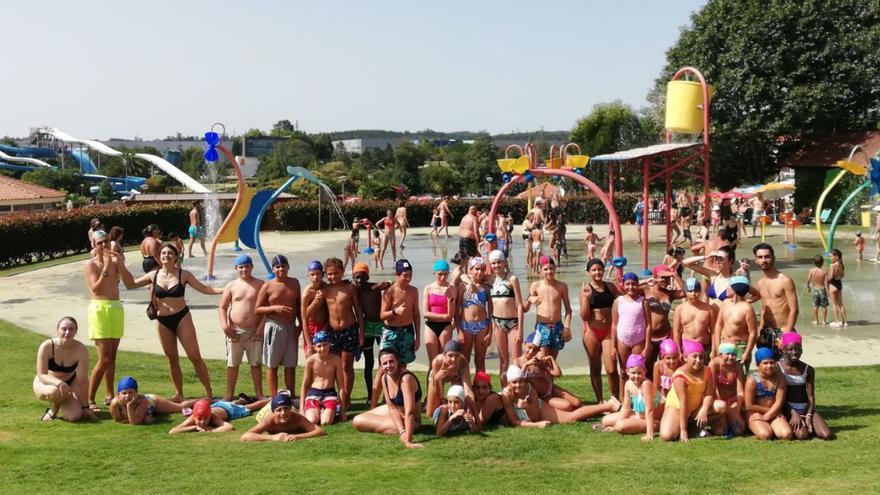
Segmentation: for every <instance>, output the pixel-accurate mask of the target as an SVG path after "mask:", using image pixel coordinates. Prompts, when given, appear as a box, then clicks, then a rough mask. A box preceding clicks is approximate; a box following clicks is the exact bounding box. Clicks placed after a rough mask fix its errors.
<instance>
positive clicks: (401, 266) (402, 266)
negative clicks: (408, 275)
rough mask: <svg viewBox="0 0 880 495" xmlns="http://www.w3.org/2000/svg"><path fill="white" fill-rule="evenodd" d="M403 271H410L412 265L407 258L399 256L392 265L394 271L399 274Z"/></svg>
mask: <svg viewBox="0 0 880 495" xmlns="http://www.w3.org/2000/svg"><path fill="white" fill-rule="evenodd" d="M405 271H412V265H411V264H410V263H409V260H408V259H404V258H401V259H399V260H397V263H396V264H395V266H394V273H396V274H398V275H400V274H401V273H403V272H405Z"/></svg>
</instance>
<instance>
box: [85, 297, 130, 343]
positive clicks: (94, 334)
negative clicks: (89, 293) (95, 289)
mask: <svg viewBox="0 0 880 495" xmlns="http://www.w3.org/2000/svg"><path fill="white" fill-rule="evenodd" d="M124 328H125V312H124V311H123V309H122V303H121V302H119V301H108V300H106V299H92V301H91V302H90V303H89V338H90V339H92V340H95V339H121V338H122V335H123V333H124Z"/></svg>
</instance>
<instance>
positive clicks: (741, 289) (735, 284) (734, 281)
mask: <svg viewBox="0 0 880 495" xmlns="http://www.w3.org/2000/svg"><path fill="white" fill-rule="evenodd" d="M750 285H751V284H749V279H748V278H746V277H743V276H742V275H738V276H736V277H731V278H730V289H731V290H733V292H735V293H736V294H737V295H739V296H744V295H746V293H748V292H749V286H750Z"/></svg>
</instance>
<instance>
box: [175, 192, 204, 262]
mask: <svg viewBox="0 0 880 495" xmlns="http://www.w3.org/2000/svg"><path fill="white" fill-rule="evenodd" d="M192 206H193V207H192V209H191V210H189V249H188V251H189V252H188V253H187V256H189V257H190V258H192V257H193V244H195V242H196V239H198V240H199V245H200V246H202V253H204V255H205V256H207V255H208V250H206V249H205V228H204V227H203V226H202V220H201V215H202V205H201V203H199V202H198V201H193V203H192ZM182 252H183V251H181V253H182ZM181 258H182V256H181Z"/></svg>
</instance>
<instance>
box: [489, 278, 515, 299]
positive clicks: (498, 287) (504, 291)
mask: <svg viewBox="0 0 880 495" xmlns="http://www.w3.org/2000/svg"><path fill="white" fill-rule="evenodd" d="M489 295H490V296H491V297H492V299H495V298H496V297H513V287H511V286H510V284H508V283H507V280H506V279H504V278H501V277H495V280H493V281H492V288H491V290H490V291H489Z"/></svg>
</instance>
